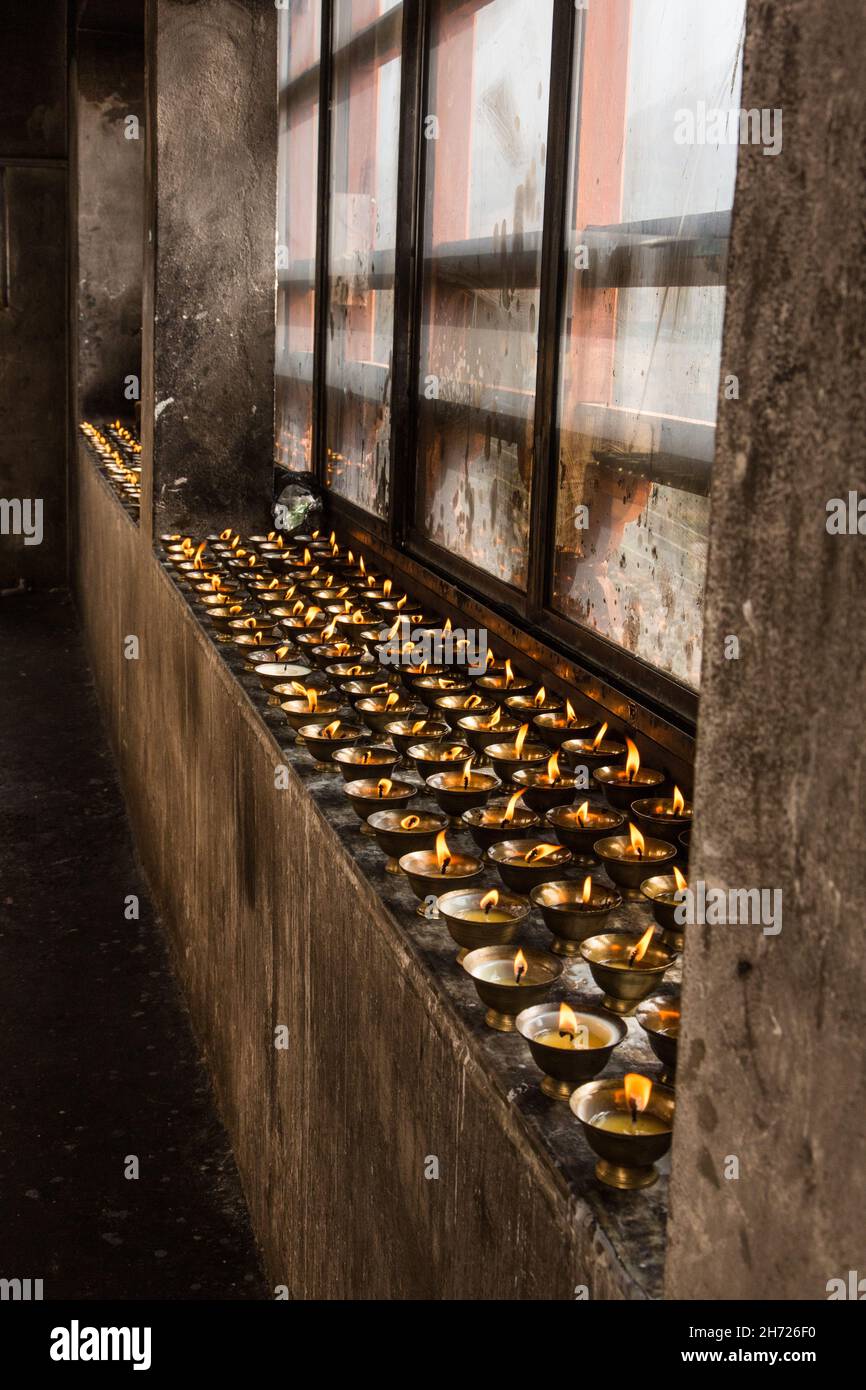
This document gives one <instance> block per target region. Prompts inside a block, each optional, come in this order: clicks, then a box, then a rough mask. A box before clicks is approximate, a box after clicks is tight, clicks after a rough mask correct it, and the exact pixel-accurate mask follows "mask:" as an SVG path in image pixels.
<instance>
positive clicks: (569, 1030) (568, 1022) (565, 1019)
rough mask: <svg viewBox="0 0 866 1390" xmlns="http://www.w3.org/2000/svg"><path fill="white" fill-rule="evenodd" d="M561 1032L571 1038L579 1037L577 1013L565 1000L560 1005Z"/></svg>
mask: <svg viewBox="0 0 866 1390" xmlns="http://www.w3.org/2000/svg"><path fill="white" fill-rule="evenodd" d="M559 1032H560V1033H561V1034H562V1035H566V1034H567V1035H568V1036H569V1037H570V1038H575V1037H577V1014H576V1013H575V1012H574V1009H573V1008H572V1007H571V1006H570V1004H566V1002H565V1000H563V1002H562V1003H561V1004H560V1006H559Z"/></svg>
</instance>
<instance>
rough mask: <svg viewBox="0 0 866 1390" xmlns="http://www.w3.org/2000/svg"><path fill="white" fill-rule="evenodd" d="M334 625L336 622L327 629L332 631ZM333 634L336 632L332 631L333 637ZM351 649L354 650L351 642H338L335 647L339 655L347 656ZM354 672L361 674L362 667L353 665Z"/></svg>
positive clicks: (357, 674)
mask: <svg viewBox="0 0 866 1390" xmlns="http://www.w3.org/2000/svg"><path fill="white" fill-rule="evenodd" d="M333 626H334V624H333V623H331V624H330V628H329V629H327V630H328V631H330V629H331V628H333ZM323 635H324V634H323ZM333 635H334V634H333V632H332V631H331V637H333ZM329 640H330V639H329ZM351 650H352V645H351V643H350V642H337V643H336V645H335V647H334V651H335V652H336V653H337V656H345V655H346V653H347V652H350V651H351ZM352 672H353V674H354V675H356V676H359V675H360V674H361V668H360V666H353V667H352Z"/></svg>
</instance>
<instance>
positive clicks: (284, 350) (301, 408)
mask: <svg viewBox="0 0 866 1390" xmlns="http://www.w3.org/2000/svg"><path fill="white" fill-rule="evenodd" d="M320 45H321V5H320V4H319V3H318V0H293V2H292V4H291V5H290V7H289V8H288V9H287V10H280V16H279V110H280V126H279V138H280V158H279V162H278V168H277V339H276V410H275V414H276V420H275V430H274V437H275V440H276V460H277V463H280V464H282V465H283V467H284V468H293V469H310V468H312V466H313V333H314V322H315V306H316V204H317V199H316V187H317V179H318V149H319V50H320Z"/></svg>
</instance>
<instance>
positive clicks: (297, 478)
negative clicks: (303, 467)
mask: <svg viewBox="0 0 866 1390" xmlns="http://www.w3.org/2000/svg"><path fill="white" fill-rule="evenodd" d="M274 491H275V498H274V505H273V517H274V529H275V530H276V531H279V532H281V533H282V535H284V536H294V535H298V534H299V533H309V532H310V531H317V530H319V529H320V528H321V525H322V517H323V513H324V507H323V502H322V492H321V489H320V487H319V485H318V483H317V482H316V478H315V475H314V474H313V473H290V472H289V470H288V469H287V468H277V470H276V475H275V478H274Z"/></svg>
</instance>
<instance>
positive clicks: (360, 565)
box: [358, 555, 367, 574]
mask: <svg viewBox="0 0 866 1390" xmlns="http://www.w3.org/2000/svg"><path fill="white" fill-rule="evenodd" d="M358 569H359V570H360V571H361V573H362V574H366V573H367V566H366V565H365V564H364V557H363V555H362V556H361V558H360V560H359V561H358Z"/></svg>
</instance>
